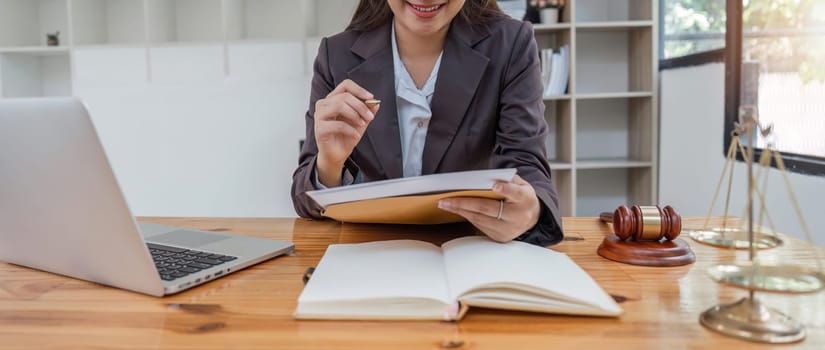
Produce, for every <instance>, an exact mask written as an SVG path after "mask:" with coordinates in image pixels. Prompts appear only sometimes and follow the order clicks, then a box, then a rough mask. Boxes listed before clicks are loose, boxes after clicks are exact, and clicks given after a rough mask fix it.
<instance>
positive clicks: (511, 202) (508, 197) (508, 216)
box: [438, 175, 541, 242]
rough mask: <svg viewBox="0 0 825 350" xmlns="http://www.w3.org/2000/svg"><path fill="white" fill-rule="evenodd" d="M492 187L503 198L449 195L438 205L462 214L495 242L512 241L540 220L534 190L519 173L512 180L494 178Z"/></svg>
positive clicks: (538, 206)
mask: <svg viewBox="0 0 825 350" xmlns="http://www.w3.org/2000/svg"><path fill="white" fill-rule="evenodd" d="M493 191H495V192H496V193H499V194H501V195H503V196H504V199H503V200H496V199H487V198H471V197H462V198H448V199H442V200H440V201H439V202H438V207H439V208H441V209H443V210H446V211H449V212H451V213H455V214H458V215H461V216H462V217H464V218H465V219H467V220H468V221H470V223H471V224H473V226H475V227H476V228H478V229H479V230H481V232H484V234H486V235H487V236H489V237H490V238H492V239H493V240H495V241H498V242H509V241H512V240H513V239H514V238H516V237H518V236H520V235H521V234H522V233H524V232H526V231H527V230H529V229H530V228H532V227H533V226H535V225H536V223H537V222H538V221H539V215H540V212H541V206H540V204H539V199H538V197H536V191H535V190H534V189H533V186H532V185H530V183H528V182H527V181H524V179H522V178H521V177H519V176H518V175H516V176H515V177H514V178H513V181H512V182H497V183H496V184H495V185H493Z"/></svg>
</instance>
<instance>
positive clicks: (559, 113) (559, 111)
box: [544, 100, 574, 164]
mask: <svg viewBox="0 0 825 350" xmlns="http://www.w3.org/2000/svg"><path fill="white" fill-rule="evenodd" d="M544 105H545V109H544V119H545V120H546V121H547V126H548V127H549V128H550V133H549V134H548V135H547V140H546V141H545V145H546V150H547V159H548V161H549V162H551V163H557V164H558V163H562V164H570V163H571V162H572V161H573V149H572V147H571V145H572V144H573V141H572V135H573V131H574V130H573V123H572V120H573V118H572V115H573V111H572V102H571V101H570V100H556V101H548V102H545V103H544Z"/></svg>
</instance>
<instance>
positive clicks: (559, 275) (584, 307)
mask: <svg viewBox="0 0 825 350" xmlns="http://www.w3.org/2000/svg"><path fill="white" fill-rule="evenodd" d="M471 307H484V308H494V309H507V310H519V311H529V312H543V313H552V314H567V315H586V316H618V315H620V314H621V313H622V309H621V308H620V307H619V305H617V304H616V302H615V301H614V300H613V299H612V298H611V297H610V296H609V295H608V294H607V293H605V291H604V290H602V288H601V287H600V286H599V285H598V284H597V283H596V282H595V281H594V280H593V279H592V278H591V277H590V276H589V275H588V274H587V272H585V271H584V270H583V269H582V268H581V267H579V266H578V265H576V263H575V262H573V260H572V259H570V258H569V257H568V256H567V255H566V254H563V253H559V252H555V251H553V250H550V249H547V248H543V247H539V246H535V245H531V244H528V243H524V242H518V241H512V242H508V243H497V242H494V241H492V240H490V239H489V238H487V237H483V236H468V237H461V238H457V239H454V240H451V241H448V242H446V243H444V244H443V245H442V246H441V247H438V246H436V245H434V244H431V243H427V242H422V241H416V240H393V241H378V242H369V243H358V244H334V245H330V246H329V247H328V248H327V251H326V253H324V256H323V257H322V258H321V261H320V262H319V263H318V266H317V267H316V269H315V272H313V274H312V277H311V279H310V280H309V281H308V283H307V284H306V286H305V287H304V290H303V291H302V292H301V295H300V297H299V298H298V305H297V307H296V309H295V313H294V316H295V317H296V318H299V319H352V320H365V319H384V320H448V321H452V320H460V319H461V318H462V317H464V315H465V314H466V312H467V310H468V309H469V308H471Z"/></svg>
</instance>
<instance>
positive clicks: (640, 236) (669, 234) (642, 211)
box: [599, 205, 682, 242]
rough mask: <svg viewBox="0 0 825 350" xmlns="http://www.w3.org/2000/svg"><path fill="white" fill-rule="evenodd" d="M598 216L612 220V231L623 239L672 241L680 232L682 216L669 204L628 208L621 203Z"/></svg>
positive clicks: (606, 220)
mask: <svg viewBox="0 0 825 350" xmlns="http://www.w3.org/2000/svg"><path fill="white" fill-rule="evenodd" d="M599 218H601V219H602V221H604V222H612V223H613V231H615V232H614V233H615V234H616V236H618V237H619V238H620V239H621V240H623V241H625V240H628V239H630V241H636V242H639V241H660V240H662V238H665V239H667V240H669V241H672V240H674V239H676V237H679V233H681V232H682V217H681V216H679V213H677V212H676V210H675V209H673V207H671V206H669V205H668V206H666V207H664V209H662V208H660V207H659V206H638V205H634V206H632V207H631V208H630V209H628V208H627V207H626V206H624V205H622V206H620V207H619V208H618V209H616V211H615V212H614V213H612V214H611V213H609V212H604V213H601V215H599Z"/></svg>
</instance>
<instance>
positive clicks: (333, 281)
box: [298, 240, 454, 304]
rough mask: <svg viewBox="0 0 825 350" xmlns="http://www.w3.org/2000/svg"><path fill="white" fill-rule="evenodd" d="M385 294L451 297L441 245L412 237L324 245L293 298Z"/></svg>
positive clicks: (333, 298) (445, 299) (353, 297)
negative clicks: (319, 260)
mask: <svg viewBox="0 0 825 350" xmlns="http://www.w3.org/2000/svg"><path fill="white" fill-rule="evenodd" d="M387 298H402V299H403V298H429V299H434V300H439V301H442V302H443V303H444V304H451V303H452V302H454V300H453V299H450V296H449V292H448V290H447V282H446V277H445V275H444V259H443V256H442V255H441V249H440V248H439V247H437V246H435V245H433V244H430V243H427V242H421V241H413V240H395V241H380V242H370V243H360V244H335V245H330V246H329V248H328V249H327V251H326V253H324V257H323V258H322V259H321V262H320V263H319V264H318V266H317V267H316V269H315V273H314V274H313V275H312V278H310V280H309V282H308V283H307V285H306V286H305V287H304V291H303V292H302V293H301V296H300V298H299V299H298V302H299V304H300V303H302V302H315V301H336V300H369V299H387Z"/></svg>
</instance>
